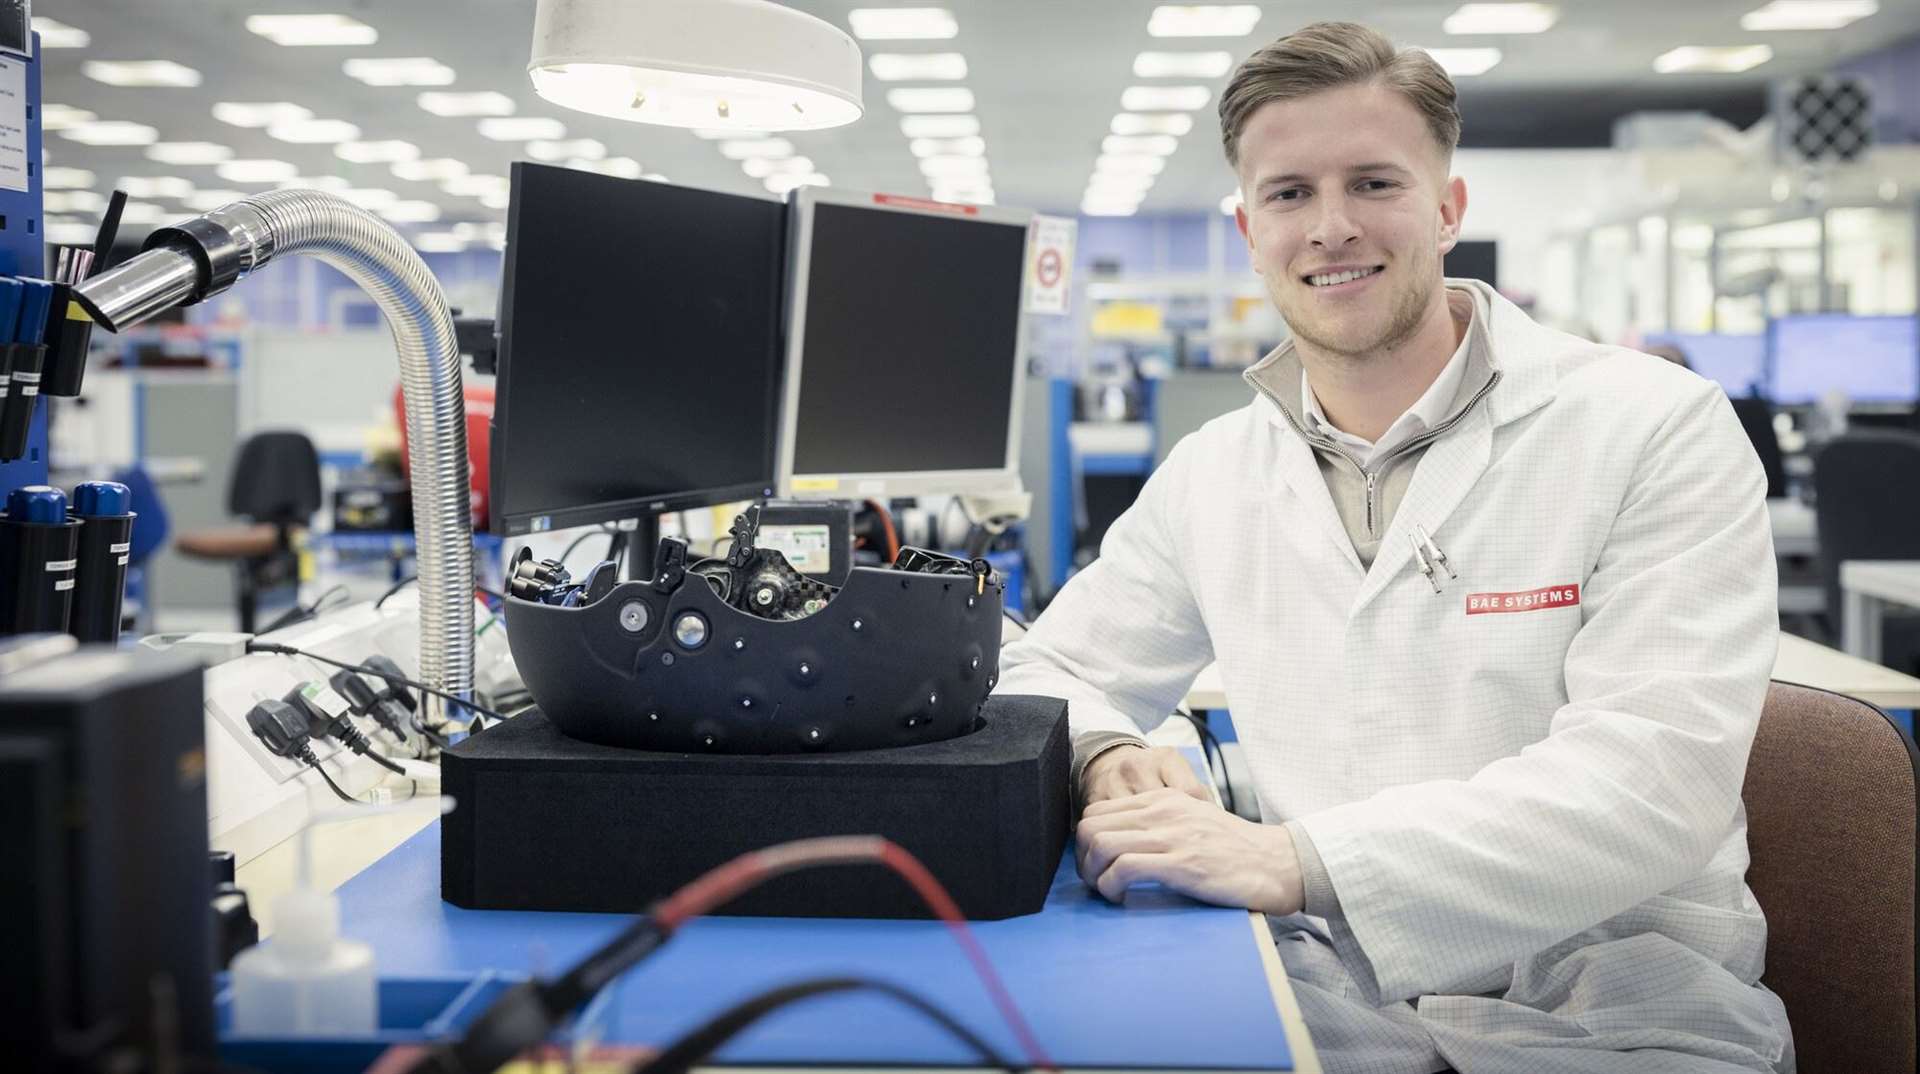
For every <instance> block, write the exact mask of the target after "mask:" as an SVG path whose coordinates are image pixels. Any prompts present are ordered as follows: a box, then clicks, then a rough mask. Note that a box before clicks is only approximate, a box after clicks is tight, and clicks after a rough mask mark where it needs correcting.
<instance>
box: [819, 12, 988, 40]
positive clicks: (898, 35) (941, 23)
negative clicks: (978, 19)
mask: <svg viewBox="0 0 1920 1074" xmlns="http://www.w3.org/2000/svg"><path fill="white" fill-rule="evenodd" d="M847 25H848V26H849V27H851V28H852V29H853V36H855V37H857V38H859V39H860V40H862V41H942V40H945V39H947V38H950V37H953V36H955V35H957V34H958V33H959V32H960V24H959V23H958V22H957V21H955V20H954V17H953V12H951V11H948V10H947V9H946V8H943V7H857V8H854V9H853V10H852V11H849V12H847Z"/></svg>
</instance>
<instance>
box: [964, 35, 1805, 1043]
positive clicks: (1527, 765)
mask: <svg viewBox="0 0 1920 1074" xmlns="http://www.w3.org/2000/svg"><path fill="white" fill-rule="evenodd" d="M1220 120H1221V134H1222V137H1223V140H1224V142H1225V146H1226V155H1227V160H1228V162H1229V163H1230V164H1231V165H1232V166H1233V167H1234V169H1235V170H1236V172H1237V174H1238V177H1239V181H1240V190H1241V195H1242V198H1243V201H1244V208H1243V209H1241V210H1240V212H1239V214H1238V221H1239V226H1240V230H1241V232H1242V233H1243V234H1244V235H1245V236H1246V239H1247V248H1248V250H1249V251H1250V253H1251V255H1252V261H1253V265H1254V269H1255V271H1256V272H1258V273H1260V275H1261V276H1262V277H1263V278H1264V280H1265V282H1266V286H1267V290H1268V292H1269V294H1270V295H1271V296H1272V298H1273V302H1274V305H1275V306H1277V307H1278V308H1279V310H1280V312H1281V314H1282V315H1283V316H1284V317H1285V319H1286V321H1287V324H1288V325H1289V326H1290V327H1291V328H1292V330H1293V338H1292V339H1291V340H1290V341H1288V342H1287V343H1286V344H1284V345H1282V346H1281V347H1280V348H1279V349H1277V350H1275V351H1274V352H1273V353H1272V354H1270V355H1268V356H1267V357H1266V358H1265V359H1264V360H1262V361H1261V362H1260V363H1259V364H1258V365H1256V366H1254V367H1253V368H1252V369H1250V370H1249V371H1248V373H1247V379H1248V381H1249V382H1250V383H1251V384H1252V386H1253V387H1254V388H1255V389H1256V397H1255V399H1254V401H1253V402H1252V404H1251V405H1250V406H1248V407H1246V408H1244V409H1242V410H1239V411H1236V412H1234V413H1231V414H1228V415H1226V416H1224V417H1221V418H1219V419H1216V420H1215V421H1213V422H1210V423H1209V424H1207V425H1206V426H1205V427H1203V428H1202V429H1201V430H1200V431H1198V432H1196V433H1195V434H1193V435H1192V436H1190V437H1187V438H1186V439H1185V440H1183V441H1181V443H1180V444H1179V445H1178V446H1177V447H1175V449H1174V450H1173V452H1172V453H1171V455H1170V456H1169V457H1168V459H1167V461H1166V462H1165V463H1164V464H1163V465H1162V466H1161V467H1160V468H1159V469H1158V470H1157V471H1156V472H1155V473H1154V475H1153V477H1152V479H1151V480H1150V481H1149V482H1148V483H1147V487H1146V489H1145V490H1144V491H1143V492H1142V494H1141V496H1140V498H1139V500H1138V502H1137V503H1136V504H1135V505H1134V507H1133V508H1132V509H1131V510H1130V511H1128V512H1127V514H1126V515H1124V516H1123V517H1122V518H1121V519H1120V520H1119V521H1118V522H1116V523H1115V524H1114V526H1113V528H1112V530H1111V531H1110V532H1109V534H1108V536H1107V539H1106V542H1105V543H1104V544H1103V546H1102V548H1101V555H1100V558H1099V559H1098V560H1097V561H1095V562H1094V563H1093V564H1092V565H1091V566H1089V567H1088V568H1087V569H1086V570H1084V571H1082V572H1081V573H1080V574H1079V575H1077V576H1076V577H1075V578H1074V579H1073V581H1072V582H1071V583H1069V584H1068V585H1067V586H1066V587H1065V588H1064V589H1063V590H1062V591H1061V593H1060V595H1059V596H1058V598H1057V599H1056V600H1055V601H1054V603H1053V605H1052V606H1050V607H1049V608H1048V609H1047V612H1046V614H1045V615H1043V616H1041V617H1040V619H1039V621H1038V622H1037V623H1036V624H1035V626H1034V629H1033V630H1032V632H1031V633H1029V634H1028V635H1027V637H1026V638H1025V639H1024V640H1022V641H1020V642H1017V643H1015V644H1013V645H1010V646H1008V647H1007V649H1006V651H1005V653H1004V655H1003V657H1002V661H1001V668H1002V675H1001V681H1000V684H999V689H1000V690H1001V691H1004V692H1009V693H1035V694H1049V695H1054V696H1059V697H1065V698H1067V699H1068V701H1069V702H1070V712H1071V720H1072V724H1073V729H1074V733H1075V741H1074V747H1075V758H1074V760H1075V777H1074V778H1075V789H1076V791H1077V793H1078V794H1079V796H1080V801H1081V802H1082V803H1083V812H1082V814H1081V819H1080V824H1079V830H1078V841H1079V856H1080V857H1079V862H1080V871H1081V875H1082V876H1083V877H1084V878H1085V880H1086V882H1087V883H1088V884H1089V885H1092V886H1093V887H1095V888H1096V889H1097V890H1098V891H1099V892H1100V894H1101V895H1103V896H1105V897H1106V898H1107V899H1110V900H1112V901H1114V902H1116V903H1121V904H1122V905H1124V903H1125V897H1126V892H1127V890H1128V889H1129V888H1130V887H1132V886H1134V885H1137V884H1144V883H1157V884H1160V885H1164V886H1166V887H1170V888H1173V889H1176V890H1179V891H1182V892H1185V893H1186V894H1188V895H1191V896H1193V897H1195V898H1198V899H1203V900H1206V901H1209V902H1215V903H1220V904H1223V905H1230V906H1245V907H1248V908H1251V909H1254V910H1260V911H1264V912H1266V913H1267V914H1268V915H1269V916H1268V923H1269V925H1270V927H1271V928H1272V930H1273V934H1274V940H1275V943H1276V944H1277V945H1278V948H1279V951H1280V955H1281V959H1282V961H1283V962H1284V963H1285V964H1286V967H1287V970H1288V973H1289V975H1290V976H1291V977H1292V979H1293V982H1294V988H1295V991H1296V993H1297V994H1298V996H1299V997H1300V1001H1301V1006H1302V1009H1303V1013H1304V1015H1305V1018H1306V1021H1307V1025H1308V1027H1309V1029H1310V1030H1311V1031H1312V1032H1313V1035H1314V1039H1315V1043H1316V1045H1317V1047H1318V1049H1319V1051H1320V1055H1321V1058H1322V1060H1323V1062H1324V1063H1325V1065H1326V1066H1327V1068H1328V1069H1329V1070H1334V1071H1348V1070H1351V1071H1369V1072H1395V1071H1404V1072H1409V1074H1424V1072H1428V1071H1437V1070H1445V1069H1449V1068H1453V1069H1458V1070H1461V1071H1472V1072H1475V1074H1478V1072H1483V1071H1486V1072H1514V1074H1540V1072H1547V1071H1622V1072H1625V1071H1634V1072H1642V1071H1689V1072H1696V1071H1697V1072H1709V1071H1715V1072H1731V1071H1769V1070H1778V1071H1786V1070H1791V1069H1792V1067H1793V1049H1792V1042H1791V1036H1790V1033H1789V1030H1788V1026H1787V1019H1786V1016H1785V1013H1784V1011H1783V1010H1782V1007H1781V1004H1780V1002H1779V1000H1778V999H1777V997H1775V996H1774V995H1773V994H1772V993H1770V992H1768V991H1767V990H1766V988H1765V987H1763V986H1761V985H1760V984H1759V983H1758V982H1759V977H1760V974H1761V972H1762V969H1763V964H1762V963H1763V956H1764V951H1765V946H1766V922H1765V920H1764V919H1763V917H1762V916H1761V913H1760V909H1759V907H1758V905H1757V904H1756V903H1755V902H1754V900H1753V897H1752V894H1751V893H1750V892H1749V891H1748V889H1747V887H1746V884H1745V882H1744V877H1745V872H1746V867H1747V843H1746V819H1745V814H1744V812H1743V810H1742V807H1741V802H1740V789H1741V782H1742V778H1743V775H1744V773H1745V767H1746V759H1747V751H1748V748H1749V747H1750V745H1751V742H1752V738H1753V734H1754V729H1755V727H1756V725H1757V723H1758V720H1759V715H1760V708H1761V705H1762V703H1763V701H1764V698H1765V694H1766V687H1767V678H1768V674H1769V669H1770V668H1771V666H1772V662H1773V656H1774V646H1775V640H1776V636H1777V622H1776V611H1775V607H1776V591H1775V579H1774V564H1773V554H1772V542H1771V539H1770V536H1769V533H1768V529H1767V515H1766V509H1765V502H1764V496H1765V480H1764V478H1763V476H1762V474H1761V471H1760V467H1759V465H1758V464H1757V461H1756V460H1755V458H1754V456H1753V452H1752V449H1751V448H1750V447H1749V446H1748V445H1747V441H1746V438H1745V436H1744V434H1743V433H1742V432H1741V430H1740V426H1739V423H1738V421H1737V420H1736V419H1735V418H1734V416H1733V413H1732V410H1731V408H1730V407H1729V406H1728V404H1727V401H1726V399H1725V397H1724V396H1723V395H1722V394H1721V392H1720V391H1719V389H1718V388H1716V387H1715V386H1714V385H1713V384H1712V383H1710V382H1708V381H1705V380H1702V379H1700V378H1698V377H1696V376H1694V375H1692V374H1690V373H1688V372H1686V371H1685V370H1682V369H1680V368H1678V367H1675V366H1673V365H1671V364H1669V363H1666V362H1663V361H1660V360H1658V359H1655V358H1650V357H1647V356H1645V355H1636V354H1632V353H1630V352H1625V351H1622V350H1619V349H1617V348H1610V347H1603V346H1598V345H1594V344H1590V343H1587V342H1584V341H1582V340H1579V339H1576V338H1574V337H1571V336H1567V335H1563V334H1561V333H1558V332H1553V331H1549V330H1547V329H1545V328H1542V327H1540V326H1539V325H1536V324H1534V323H1533V322H1532V321H1530V320H1529V319H1528V318H1527V317H1526V316H1525V314H1523V313H1522V312H1521V311H1520V310H1518V309H1517V308H1515V307H1514V306H1513V305H1512V304H1511V303H1509V302H1507V301H1505V300H1504V299H1502V298H1501V297H1500V296H1499V295H1498V294H1496V293H1494V292H1493V290H1492V289H1491V288H1488V287H1486V286H1484V285H1481V284H1479V283H1477V282H1474V281H1469V280H1447V279H1443V277H1442V274H1441V258H1442V257H1443V255H1444V254H1445V253H1446V252H1447V250H1448V249H1450V248H1451V247H1452V246H1453V244H1454V242H1455V241H1456V240H1457V239H1458V237H1459V233H1460V226H1461V220H1462V218H1463V216H1464V214H1465V212H1466V208H1467V191H1466V186H1465V184H1464V183H1463V182H1462V181H1461V180H1460V179H1458V178H1453V177H1450V174H1449V169H1450V165H1451V159H1452V154H1453V149H1454V145H1455V143H1456V141H1457V140H1458V137H1459V131H1460V117H1459V113H1458V111H1457V109H1456V105H1455V97H1454V89H1453V85H1452V82H1451V81H1450V80H1449V79H1448V78H1447V76H1446V74H1445V73H1444V72H1443V71H1442V70H1441V69H1440V68H1439V66H1438V65H1436V64H1435V63H1434V62H1433V61H1432V60H1431V59H1430V58H1429V57H1428V56H1427V55H1426V54H1425V53H1422V52H1418V51H1407V52H1397V51H1396V50H1395V49H1394V47H1393V46H1392V45H1391V44H1390V43H1389V42H1388V41H1387V40H1386V39H1384V38H1383V37H1381V36H1380V35H1379V34H1377V33H1375V32H1373V31H1371V30H1368V29H1366V28H1364V27H1360V26H1356V25H1352V24H1347V23H1322V24H1318V25H1314V26H1310V27H1307V28H1306V29H1303V30H1301V31H1299V32H1297V33H1295V34H1292V35H1289V36H1288V37H1285V38H1282V39H1281V40H1279V41H1277V42H1275V43H1274V44H1272V45H1270V46H1268V47H1267V48H1265V49H1263V50H1261V51H1260V52H1259V53H1257V54H1255V55H1254V56H1253V57H1251V58H1250V59H1248V60H1247V61H1246V63H1244V64H1243V65H1242V66H1241V67H1240V69H1239V71H1238V72H1237V73H1236V74H1235V75H1234V77H1233V80H1232V82H1231V84H1230V85H1229V86H1228V87H1227V90H1226V92H1225V94H1224V95H1223V96H1222V98H1221V102H1220ZM1209 663H1217V665H1218V668H1219V674H1220V677H1221V681H1222V683H1223V685H1224V687H1225V690H1226V693H1227V697H1228V700H1229V702H1230V704H1231V706H1232V710H1233V714H1234V723H1235V726H1236V728H1237V730H1238V732H1239V736H1240V740H1241V742H1242V744H1243V746H1244V748H1245V751H1246V757H1247V762H1248V765H1249V767H1250V769H1251V771H1252V774H1253V778H1254V783H1255V788H1254V789H1255V791H1256V792H1257V796H1258V803H1259V807H1260V812H1261V815H1262V817H1263V819H1264V823H1253V822H1249V821H1245V820H1242V819H1240V818H1238V817H1235V816H1233V815H1231V814H1229V813H1227V812H1225V811H1223V810H1221V809H1220V808H1219V807H1218V806H1216V805H1214V804H1213V803H1212V801H1211V800H1210V797H1209V795H1208V794H1207V792H1206V791H1205V790H1204V789H1203V788H1202V787H1201V785H1200V783H1199V781H1198V780H1197V779H1196V778H1195V776H1194V774H1193V772H1192V770H1191V769H1190V768H1189V767H1188V765H1187V762H1186V760H1185V758H1184V757H1182V756H1181V755H1180V754H1178V753H1176V752H1173V751H1169V750H1164V749H1150V748H1148V747H1147V745H1146V743H1145V741H1144V740H1143V739H1142V737H1141V734H1142V732H1143V731H1145V730H1147V729H1151V728H1152V727H1153V726H1155V725H1156V724H1158V723H1159V722H1160V721H1161V720H1162V719H1163V718H1164V717H1165V716H1166V715H1167V713H1168V712H1169V711H1170V710H1171V709H1172V708H1173V707H1174V706H1175V705H1177V704H1178V703H1179V702H1180V698H1181V696H1182V695H1183V694H1184V693H1185V691H1186V690H1187V688H1188V687H1189V686H1190V685H1191V683H1192V682H1193V679H1194V677H1195V675H1196V674H1197V673H1198V672H1199V671H1200V670H1201V669H1202V668H1204V667H1205V666H1206V665H1207V664H1209Z"/></svg>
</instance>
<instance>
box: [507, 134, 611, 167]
mask: <svg viewBox="0 0 1920 1074" xmlns="http://www.w3.org/2000/svg"><path fill="white" fill-rule="evenodd" d="M526 152H527V156H529V157H532V158H533V159H535V160H544V161H548V162H552V161H560V160H569V159H575V158H577V159H580V160H599V159H601V158H602V157H605V156H606V155H607V147H606V145H605V144H604V143H602V142H598V141H595V140H594V139H592V138H574V139H571V140H568V141H560V142H548V141H535V142H528V143H527V148H526Z"/></svg>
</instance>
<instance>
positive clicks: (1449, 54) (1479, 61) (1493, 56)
mask: <svg viewBox="0 0 1920 1074" xmlns="http://www.w3.org/2000/svg"><path fill="white" fill-rule="evenodd" d="M1426 53H1427V55H1429V56H1432V57H1433V62H1435V63H1437V64H1439V65H1440V68H1441V69H1442V70H1444V71H1446V72H1447V74H1449V75H1452V76H1453V77H1454V78H1467V77H1470V76H1472V75H1484V74H1486V73H1487V72H1488V71H1491V70H1492V69H1493V67H1494V65H1495V64H1497V63H1499V62H1500V50H1499V49H1497V48H1430V49H1427V50H1426Z"/></svg>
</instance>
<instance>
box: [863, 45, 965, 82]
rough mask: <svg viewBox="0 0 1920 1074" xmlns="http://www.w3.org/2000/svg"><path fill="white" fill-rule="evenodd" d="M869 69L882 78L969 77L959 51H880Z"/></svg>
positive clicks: (870, 60)
mask: <svg viewBox="0 0 1920 1074" xmlns="http://www.w3.org/2000/svg"><path fill="white" fill-rule="evenodd" d="M867 69H868V70H870V71H872V72H873V77H875V78H877V79H879V80H880V81H882V82H914V81H925V82H952V81H955V80H957V79H962V78H965V77H967V58H966V57H965V56H962V55H961V54H960V53H958V52H928V53H901V52H877V53H874V54H873V55H872V56H869V57H867Z"/></svg>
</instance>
